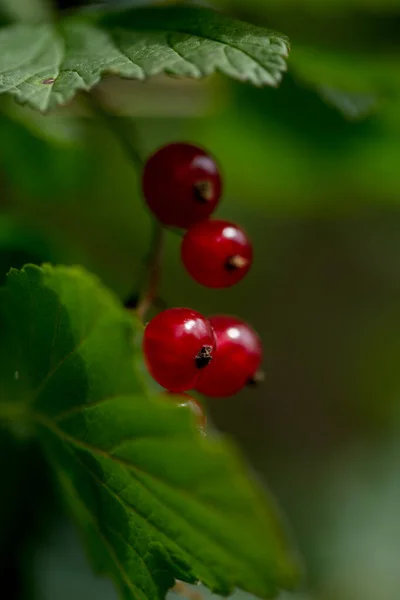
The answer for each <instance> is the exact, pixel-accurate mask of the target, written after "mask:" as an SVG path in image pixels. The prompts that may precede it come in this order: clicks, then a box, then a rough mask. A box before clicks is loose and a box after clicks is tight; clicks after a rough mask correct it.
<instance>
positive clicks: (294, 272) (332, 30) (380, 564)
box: [0, 0, 400, 600]
mask: <svg viewBox="0 0 400 600" xmlns="http://www.w3.org/2000/svg"><path fill="white" fill-rule="evenodd" d="M20 2H22V0H19V2H18V3H16V5H17V4H18V5H19V4H20ZM58 4H59V5H60V8H62V9H70V8H71V7H72V6H74V5H78V4H83V3H82V2H77V1H71V0H69V1H67V0H58ZM207 4H209V5H213V6H215V7H217V8H223V9H224V10H226V11H227V12H228V14H231V15H233V16H237V17H239V18H243V19H245V20H248V21H250V22H254V23H257V24H263V25H267V26H268V27H271V28H273V29H277V30H279V31H282V32H283V33H285V34H287V35H289V37H290V39H291V43H292V53H291V59H290V61H289V72H288V73H287V74H286V75H285V77H284V80H283V83H282V85H281V87H280V88H279V89H277V90H273V89H269V88H268V89H254V88H251V87H250V86H248V85H245V84H238V83H235V82H232V81H229V80H228V79H226V78H223V77H221V76H215V77H212V78H210V79H208V80H206V81H203V82H197V81H189V80H177V79H172V78H166V77H157V78H154V79H153V80H151V81H149V82H147V83H146V84H142V83H135V82H129V81H121V80H118V79H114V78H107V80H106V81H104V82H103V83H102V84H101V86H100V90H101V94H102V97H103V99H104V102H105V104H106V105H107V106H108V107H109V109H110V110H111V111H113V112H114V113H115V114H118V115H120V116H121V118H123V119H126V121H127V123H126V124H127V127H131V128H132V131H133V126H134V127H135V135H136V136H137V137H138V138H139V140H140V142H139V143H140V147H141V149H142V152H143V154H144V155H146V154H148V153H149V152H151V151H153V150H154V149H155V148H156V147H158V146H160V145H162V144H164V143H167V142H171V141H174V140H189V141H192V142H195V143H199V144H202V145H204V146H206V147H207V148H208V149H209V150H210V151H211V152H212V153H213V154H214V155H215V156H216V157H217V159H218V161H219V162H220V164H221V167H222V169H223V172H224V177H225V194H224V199H223V202H222V203H221V205H220V208H219V209H218V215H219V216H221V217H225V218H227V219H231V220H234V221H237V222H239V223H240V224H241V225H243V226H244V227H245V229H247V231H248V233H249V234H250V235H251V237H252V238H253V241H254V246H255V257H256V258H255V264H254V268H253V270H252V272H251V273H250V275H249V276H248V278H247V279H245V280H244V281H243V282H242V283H241V284H239V285H238V286H237V287H235V288H232V289H228V290H221V291H213V290H208V289H205V288H202V287H200V286H199V285H197V284H196V283H194V282H193V281H191V280H190V279H189V278H188V276H187V275H186V273H185V272H184V269H183V267H182V266H181V264H180V262H179V260H178V256H179V242H180V239H179V237H178V236H176V235H174V234H172V233H169V234H168V244H167V250H166V254H165V257H164V272H163V279H162V289H161V296H162V298H163V300H164V301H165V302H166V303H167V304H168V305H171V306H191V307H193V308H195V309H197V310H199V311H201V312H204V313H206V314H215V313H221V312H224V313H232V314H237V315H240V316H241V317H243V318H245V319H248V320H249V321H250V322H251V323H252V325H253V326H254V327H255V328H256V329H257V330H258V331H259V332H260V335H261V337H262V339H263V343H264V347H265V361H264V367H265V372H266V381H265V383H264V385H263V386H261V387H259V388H258V389H256V390H254V389H251V390H248V391H245V392H243V393H241V394H239V395H238V396H237V397H235V398H232V399H228V400H213V401H211V400H210V401H208V402H207V409H208V411H209V414H210V418H211V419H212V420H213V422H214V423H215V425H216V427H217V428H218V429H219V430H221V431H223V432H226V433H228V434H229V435H230V436H232V437H233V438H234V439H235V440H236V441H237V443H238V444H239V445H240V447H241V449H242V451H243V452H244V454H245V455H246V456H247V458H248V461H249V463H250V464H251V465H252V466H253V468H254V469H255V470H256V471H257V472H258V473H259V474H260V477H261V478H262V479H263V480H264V481H265V482H266V484H267V485H268V486H269V487H270V489H271V490H272V491H273V493H274V494H275V495H276V496H277V498H278V500H279V502H280V505H281V506H282V508H283V510H284V512H285V514H286V516H287V520H288V522H289V524H290V527H291V528H292V530H293V532H294V536H295V538H296V540H297V543H298V546H299V549H300V552H301V554H302V556H303V557H304V562H305V565H306V570H307V591H306V592H305V593H304V594H300V595H299V596H296V595H294V596H291V595H290V596H289V595H284V596H282V599H283V598H284V599H285V600H289V599H290V600H300V599H301V600H306V599H307V600H399V598H400V435H399V434H400V421H399V416H400V410H399V409H400V368H399V359H400V210H399V209H400V166H399V164H400V104H399V96H400V94H399V92H400V37H399V28H400V3H399V2H398V1H397V0H346V1H345V0H279V1H278V0H268V1H265V2H264V1H262V0H259V1H258V2H257V1H256V0H226V1H224V2H208V3H207ZM21 6H22V4H21ZM139 178H140V174H139V173H137V171H136V169H135V166H134V165H132V164H131V163H130V162H129V158H127V156H126V155H125V154H124V151H123V149H122V148H121V147H120V146H119V143H118V140H116V139H114V137H113V135H112V134H111V133H110V132H109V131H107V129H106V128H105V127H104V126H103V125H102V124H101V123H99V122H98V121H97V120H95V119H94V118H92V117H91V116H90V115H88V114H87V112H86V111H85V109H83V107H82V105H81V104H80V101H79V99H78V100H76V101H74V102H73V103H71V104H70V105H68V106H67V107H65V108H62V109H59V110H57V111H55V112H53V113H51V114H50V115H49V116H46V117H43V116H41V115H38V114H35V113H33V112H32V111H30V110H29V109H26V108H21V107H19V106H17V105H16V104H14V103H13V101H10V100H9V99H7V98H1V99H0V190H1V193H0V211H1V212H0V277H1V279H2V280H4V277H5V274H6V272H7V270H8V269H9V267H10V266H15V267H19V266H21V265H22V264H24V263H25V262H42V261H51V262H54V263H66V264H71V263H79V264H82V265H84V266H85V267H87V268H88V269H89V270H91V271H93V272H95V273H96V274H98V275H99V276H100V277H101V278H102V279H103V281H104V282H105V283H106V284H107V285H108V286H110V287H111V288H112V289H113V290H115V292H116V293H117V294H118V295H119V296H120V298H121V300H122V301H123V300H125V299H126V298H127V297H128V296H129V294H130V293H131V292H132V291H133V290H135V285H136V281H137V280H138V278H139V275H140V269H141V267H142V265H143V257H144V256H145V254H146V252H147V247H146V244H147V242H148V239H149V232H150V218H149V215H148V213H147V212H146V210H145V208H144V205H143V201H142V199H141V196H140V191H139V187H138V184H139ZM28 450H29V449H26V451H28ZM21 460H23V457H22V458H21ZM37 469H38V471H39V472H40V473H39V476H40V477H43V478H44V479H46V476H45V474H44V473H43V472H42V467H41V462H40V460H39V459H38V467H37ZM10 476H11V475H10ZM14 476H15V477H16V478H18V475H13V477H14ZM19 485H20V488H19V489H20V492H19V493H20V494H21V495H22V496H23V495H24V492H23V490H24V485H28V484H27V483H26V482H19ZM17 489H18V488H17ZM25 493H26V492H25ZM41 503H42V496H41V495H40V494H39V497H38V498H36V499H35V498H34V497H33V498H32V501H31V503H30V504H32V506H31V507H30V509H28V516H26V515H25V513H24V511H26V510H27V509H26V505H25V504H26V503H24V502H21V506H19V505H18V503H16V507H15V510H16V511H18V510H20V511H22V513H19V514H23V515H24V517H23V519H24V521H23V523H30V522H31V524H30V526H29V527H27V526H25V525H24V527H23V530H24V531H23V532H21V531H19V533H15V530H14V529H12V528H11V527H9V526H8V527H6V526H4V527H3V531H4V536H5V539H6V540H7V539H8V540H15V539H18V536H20V537H21V539H22V542H21V543H22V545H23V548H24V557H25V556H26V557H28V556H32V554H33V555H34V556H35V562H34V563H33V568H32V567H29V569H28V570H29V571H30V578H28V576H26V578H25V579H24V581H25V583H24V584H23V585H22V586H21V590H20V592H21V595H20V596H16V597H20V598H33V597H37V598H40V599H43V600H53V599H55V598H57V600H67V599H68V600H69V599H70V598H74V600H81V599H82V600H83V599H86V598H97V599H99V600H115V598H116V594H115V592H114V591H113V589H112V587H111V585H110V584H109V583H108V582H103V581H102V580H101V581H99V580H97V579H96V578H95V577H94V576H93V575H92V574H91V571H90V568H89V566H88V565H87V563H86V559H85V558H84V556H83V554H82V551H81V550H80V549H79V546H78V541H77V539H76V538H75V533H74V530H73V529H72V528H71V526H70V524H69V523H68V521H67V519H66V517H63V516H62V513H61V512H60V511H59V510H58V508H57V506H58V501H57V499H56V498H53V499H52V504H51V507H44V508H43V506H42V509H43V510H44V511H45V512H46V511H47V512H49V511H50V512H51V513H52V514H54V516H53V519H54V525H53V528H52V529H51V530H49V531H48V532H46V533H45V534H43V533H42V534H41V535H39V534H38V533H37V531H36V529H37V527H36V525H37V520H38V519H39V517H38V514H39V513H37V512H36V506H37V505H41ZM29 515H30V516H29ZM32 515H33V516H32ZM29 519H30V521H29ZM20 529H21V528H20ZM32 540H34V541H32ZM3 547H5V548H7V546H3ZM5 554H7V555H8V559H9V563H6V564H11V566H9V567H7V568H8V571H7V573H8V575H7V576H9V574H10V570H11V571H12V569H13V568H15V569H16V577H17V578H18V577H20V573H21V572H22V571H18V569H23V568H24V565H25V563H24V564H23V565H22V566H21V564H19V565H17V566H16V565H15V564H14V563H13V560H14V558H13V550H12V549H11V550H10V551H8V550H7V551H6V552H5ZM10 557H11V558H10ZM3 558H4V557H3ZM24 560H25V559H24ZM10 561H11V562H10ZM0 562H1V561H0ZM14 562H15V561H14ZM26 562H27V564H28V559H26ZM12 565H14V566H12ZM0 569H1V568H0ZM5 570H7V569H6V567H5V566H4V562H3V572H5ZM26 582H29V584H28V583H26ZM35 586H38V587H37V588H36V591H37V595H36V596H34V593H33V590H34V588H35ZM22 588H23V589H22ZM7 600H13V599H12V598H7Z"/></svg>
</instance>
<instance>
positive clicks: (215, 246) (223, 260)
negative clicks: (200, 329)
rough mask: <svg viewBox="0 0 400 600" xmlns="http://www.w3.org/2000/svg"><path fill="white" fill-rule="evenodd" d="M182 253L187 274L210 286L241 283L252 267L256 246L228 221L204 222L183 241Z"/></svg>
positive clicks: (227, 285) (194, 227) (195, 227)
mask: <svg viewBox="0 0 400 600" xmlns="http://www.w3.org/2000/svg"><path fill="white" fill-rule="evenodd" d="M181 256H182V261H183V264H184V265H185V267H186V269H187V271H188V273H189V274H190V275H191V276H192V277H193V279H195V280H196V281H197V282H198V283H201V284H202V285H205V286H207V287H211V288H223V287H229V286H231V285H234V284H235V283H238V281H240V280H241V279H243V277H244V276H245V275H246V273H248V271H249V270H250V267H251V264H252V260H253V249H252V245H251V242H250V241H249V239H248V237H247V235H246V234H245V232H244V231H243V229H241V228H240V227H238V226H237V225H235V224H234V223H230V222H229V221H219V220H210V221H203V222H201V223H198V224H197V225H194V226H193V227H191V228H190V229H189V230H188V231H187V232H186V235H185V237H184V238H183V241H182V246H181Z"/></svg>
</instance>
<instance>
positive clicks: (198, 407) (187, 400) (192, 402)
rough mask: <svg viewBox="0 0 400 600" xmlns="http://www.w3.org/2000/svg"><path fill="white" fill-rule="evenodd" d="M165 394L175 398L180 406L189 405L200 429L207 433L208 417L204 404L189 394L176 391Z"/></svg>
mask: <svg viewBox="0 0 400 600" xmlns="http://www.w3.org/2000/svg"><path fill="white" fill-rule="evenodd" d="M165 396H168V397H169V398H171V399H172V400H174V401H175V402H176V403H177V404H178V406H182V407H183V406H187V407H188V408H190V410H191V411H192V413H193V414H194V417H195V420H196V425H197V427H198V429H199V430H200V431H201V432H202V433H205V429H206V424H207V417H206V414H205V412H204V409H203V406H202V404H200V402H199V401H198V400H196V399H195V398H193V397H192V396H189V394H183V393H182V394H175V393H174V392H165Z"/></svg>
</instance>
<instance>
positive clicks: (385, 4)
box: [214, 0, 399, 14]
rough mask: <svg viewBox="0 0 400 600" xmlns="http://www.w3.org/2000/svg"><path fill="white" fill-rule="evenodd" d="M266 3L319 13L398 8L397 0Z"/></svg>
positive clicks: (235, 0)
mask: <svg viewBox="0 0 400 600" xmlns="http://www.w3.org/2000/svg"><path fill="white" fill-rule="evenodd" d="M214 3H215V4H216V5H221V4H222V5H224V6H226V5H227V4H228V5H229V6H235V5H237V6H242V5H243V0H214ZM246 4H247V5H248V6H249V7H252V8H253V9H258V8H263V7H264V6H265V4H266V2H265V0H246ZM268 5H269V6H271V7H274V6H278V7H279V8H284V9H285V10H289V9H300V10H304V11H305V10H310V11H311V10H312V11H316V12H320V13H330V14H332V11H337V12H351V11H354V10H360V9H363V10H366V11H371V12H374V11H376V10H380V11H387V12H390V11H393V10H396V9H398V8H399V2H398V0H268Z"/></svg>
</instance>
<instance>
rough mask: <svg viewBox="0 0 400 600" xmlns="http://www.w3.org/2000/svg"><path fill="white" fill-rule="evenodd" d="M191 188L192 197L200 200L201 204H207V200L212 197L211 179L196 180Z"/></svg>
mask: <svg viewBox="0 0 400 600" xmlns="http://www.w3.org/2000/svg"><path fill="white" fill-rule="evenodd" d="M193 189H194V197H195V199H196V200H197V202H200V203H201V204H207V202H210V201H211V200H212V199H213V196H214V188H213V184H212V183H211V181H208V180H207V179H205V180H203V181H197V183H195V184H194V186H193Z"/></svg>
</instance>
